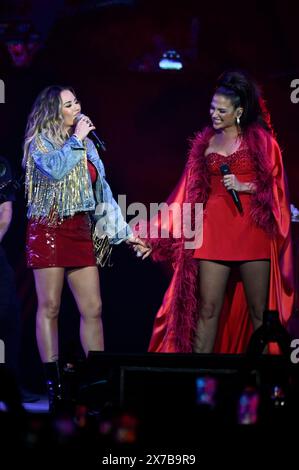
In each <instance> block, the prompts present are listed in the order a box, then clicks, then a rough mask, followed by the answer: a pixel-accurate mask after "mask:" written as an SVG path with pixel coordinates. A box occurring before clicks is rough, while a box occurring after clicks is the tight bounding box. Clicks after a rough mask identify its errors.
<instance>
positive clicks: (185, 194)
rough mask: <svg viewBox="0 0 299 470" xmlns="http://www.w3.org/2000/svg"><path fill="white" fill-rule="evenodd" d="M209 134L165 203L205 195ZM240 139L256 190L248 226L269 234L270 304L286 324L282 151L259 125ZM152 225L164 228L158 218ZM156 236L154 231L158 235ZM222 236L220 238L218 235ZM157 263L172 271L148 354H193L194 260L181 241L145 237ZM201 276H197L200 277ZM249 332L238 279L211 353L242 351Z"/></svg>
mask: <svg viewBox="0 0 299 470" xmlns="http://www.w3.org/2000/svg"><path fill="white" fill-rule="evenodd" d="M213 133H214V131H213V129H211V128H206V129H204V131H203V132H202V133H199V134H197V135H196V136H195V138H194V140H193V141H192V146H191V150H190V152H189V158H188V161H187V165H186V168H185V171H184V173H183V175H182V178H181V180H180V182H179V184H178V186H177V188H176V189H175V191H174V192H173V193H172V194H171V196H170V197H169V199H168V200H167V203H168V204H171V203H173V202H176V203H179V204H180V205H181V204H183V203H184V202H189V203H191V204H192V205H193V204H195V203H196V202H202V203H203V207H205V204H206V202H207V200H208V197H209V187H210V183H209V179H210V177H209V172H208V169H207V163H206V158H205V155H204V153H205V150H206V148H207V147H208V144H209V140H210V139H211V137H212V135H213ZM244 138H245V139H246V143H247V145H248V147H249V150H250V152H251V154H252V157H253V160H254V166H255V172H256V180H255V184H256V188H257V189H256V192H255V193H254V194H253V195H252V198H251V199H252V203H251V217H252V221H253V223H255V224H256V225H257V226H259V227H261V228H263V229H264V230H266V231H267V233H269V234H270V236H271V273H270V289H269V304H268V308H269V309H271V310H278V311H279V315H280V320H281V322H282V324H283V325H286V323H287V321H288V319H289V318H290V315H291V312H292V305H293V296H294V287H293V271H292V251H291V238H290V211H289V202H288V198H287V188H286V181H285V175H284V169H283V164H282V158H281V152H280V149H279V146H278V144H277V142H276V141H275V139H273V137H272V136H271V135H270V134H269V133H268V132H266V131H265V130H264V129H262V128H261V127H260V126H258V125H255V126H251V127H250V128H249V129H248V130H247V131H246V133H245V135H244ZM151 224H152V225H153V224H155V225H156V226H158V229H159V230H160V229H161V228H162V226H163V223H162V222H161V218H160V217H157V218H156V219H155V220H152V221H151ZM158 233H159V232H158ZM219 236H221V235H219ZM148 241H149V242H150V243H151V245H152V246H153V258H154V260H156V261H165V260H168V261H171V262H172V265H173V268H174V272H173V276H172V280H171V282H170V285H169V287H168V289H167V291H166V293H165V295H164V299H163V303H162V306H161V307H160V309H159V311H158V313H157V315H156V319H155V323H154V328H153V333H152V338H151V341H150V346H149V351H151V352H186V353H188V352H192V348H193V337H194V330H195V327H196V324H197V321H198V315H199V309H200V305H199V298H198V295H197V288H198V261H197V260H195V259H193V250H190V249H185V248H184V239H183V238H180V239H177V238H174V236H172V234H171V227H170V237H169V238H159V237H158V238H154V239H153V238H148ZM199 275H200V273H199ZM251 333H252V325H251V320H250V317H249V312H248V308H247V303H246V299H245V293H244V290H243V285H242V283H241V281H240V279H234V280H232V282H231V283H230V284H229V286H228V289H227V292H226V298H225V301H224V305H223V309H222V313H221V316H220V321H219V327H218V334H217V339H216V344H215V349H214V350H215V352H224V353H241V352H244V350H245V349H246V346H247V344H248V341H249V338H250V335H251Z"/></svg>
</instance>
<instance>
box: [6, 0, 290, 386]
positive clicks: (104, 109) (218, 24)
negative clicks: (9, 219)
mask: <svg viewBox="0 0 299 470" xmlns="http://www.w3.org/2000/svg"><path fill="white" fill-rule="evenodd" d="M297 21H298V11H297V9H296V7H294V6H293V3H292V2H290V1H282V0H279V1H278V0H277V1H274V2H271V3H269V4H268V2H261V1H255V0H252V1H250V2H249V1H248V2H242V1H238V2H237V1H230V2H226V3H224V2H220V1H219V2H218V1H213V2H208V1H205V2H202V1H199V0H197V1H191V0H184V1H169V0H160V1H157V0H152V1H151V0H143V1H142V0H135V1H134V0H127V1H80V0H69V1H67V0H65V1H62V0H55V1H37V0H35V1H34V0H32V1H2V2H1V7H0V23H1V25H0V78H1V79H2V80H3V81H4V83H5V103H4V104H0V129H1V140H0V154H2V155H4V156H6V157H7V158H9V159H10V161H11V163H12V165H13V168H14V170H15V173H16V175H20V174H21V166H20V162H21V158H22V141H23V136H24V130H25V124H26V119H27V116H28V113H29V111H30V108H31V106H32V103H33V101H34V99H35V97H36V95H37V94H38V93H39V91H41V89H43V88H44V87H45V86H48V85H51V84H63V85H64V84H67V85H71V86H73V87H74V89H75V91H76V93H77V96H78V98H79V99H80V101H81V102H82V112H83V113H85V114H88V115H90V116H91V117H92V120H93V122H95V123H96V126H97V131H98V133H99V135H100V136H101V137H102V138H103V139H104V140H105V142H106V144H107V149H108V150H107V152H106V153H105V154H104V155H102V158H103V161H104V164H105V166H106V171H107V177H108V181H109V182H110V184H111V186H112V189H113V192H114V194H115V195H117V194H126V195H127V202H128V204H129V203H131V202H135V201H139V202H143V203H145V204H148V203H149V202H151V201H152V202H161V201H163V200H165V198H166V197H167V196H168V195H169V193H170V192H171V190H172V189H173V187H174V185H175V184H176V182H177V181H178V178H179V176H180V173H181V171H182V169H183V167H184V164H185V159H186V152H187V150H188V138H189V137H191V136H192V135H193V134H194V132H196V131H197V130H198V129H200V128H201V127H202V126H203V125H205V124H206V123H208V110H209V101H210V97H211V94H212V92H213V86H214V83H215V79H216V78H217V76H218V75H219V74H220V73H221V72H222V71H223V70H225V69H227V68H241V69H245V70H247V71H248V72H249V73H251V74H252V75H253V76H254V77H255V78H256V79H257V80H258V81H259V83H260V84H261V85H262V87H263V91H264V96H265V98H266V101H267V103H268V107H269V108H270V111H271V114H272V121H273V124H274V128H275V131H276V133H277V138H278V141H279V143H280V145H281V147H282V150H283V156H284V162H285V166H286V170H287V174H288V178H289V186H290V195H291V201H292V202H293V203H294V204H295V205H297V206H298V205H299V194H298V190H297V188H298V181H299V165H298V163H297V159H298V118H299V103H298V104H297V105H296V104H293V103H292V102H291V100H290V94H291V91H292V89H291V87H290V84H291V81H292V80H293V79H296V78H299V61H298V44H297V42H298V41H297V38H298V24H297ZM22 25H23V26H22ZM24 25H25V26H24ZM26 25H27V26H26ZM18 47H19V49H18ZM11 48H12V49H13V50H12V52H13V53H14V55H13V54H12V52H10V51H11ZM168 49H175V50H177V51H178V52H179V53H180V54H181V57H182V59H183V63H184V68H183V70H182V71H179V72H173V71H161V70H159V67H158V61H159V59H160V57H161V55H162V53H163V52H164V51H165V50H168ZM22 54H23V56H24V57H23V58H22ZM25 213H26V208H25V204H24V201H23V193H22V192H20V194H19V197H18V200H17V202H16V204H15V211H14V220H13V223H12V226H11V228H10V231H9V233H8V235H7V236H6V240H5V247H6V249H7V253H8V256H9V259H10V261H11V263H12V265H13V267H14V269H15V272H16V280H17V286H18V292H19V297H20V301H21V306H22V326H23V338H22V363H23V369H24V374H25V375H26V376H27V377H28V381H29V382H31V383H34V382H38V380H37V379H35V377H34V376H35V374H36V375H37V376H38V375H39V368H40V362H39V358H38V352H37V347H36V343H35V307H36V305H35V303H36V299H35V293H34V286H33V278H32V273H31V271H30V270H27V268H26V265H25V255H24V248H25V228H26V216H25ZM113 259H114V266H113V268H111V269H104V270H103V273H102V275H101V276H102V279H101V282H102V294H103V301H104V313H103V316H104V326H105V340H106V349H107V351H116V352H144V351H146V349H147V346H148V342H149V338H150V332H151V326H152V322H153V318H154V315H155V312H156V311H157V309H158V307H159V305H160V302H161V300H162V295H163V292H164V291H165V288H166V286H167V277H168V276H167V272H166V268H165V267H163V266H161V265H155V264H154V263H152V262H151V261H150V260H147V261H146V262H144V263H141V262H140V260H137V259H136V258H135V257H134V256H133V254H132V253H131V252H130V251H129V250H128V248H127V247H126V246H121V247H118V248H117V249H116V250H115V253H114V256H113ZM0 282H1V280H0ZM60 321H61V340H62V341H61V348H62V351H63V352H64V353H65V354H67V353H68V352H69V351H71V350H74V349H75V350H78V336H77V333H78V325H79V323H78V322H79V319H78V313H77V311H76V307H75V305H74V303H73V301H72V299H71V297H70V294H69V292H68V289H67V288H66V290H65V295H64V302H63V306H62V312H61V319H60Z"/></svg>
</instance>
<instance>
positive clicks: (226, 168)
mask: <svg viewBox="0 0 299 470" xmlns="http://www.w3.org/2000/svg"><path fill="white" fill-rule="evenodd" d="M220 171H221V174H222V175H228V174H230V169H229V166H228V165H227V164H226V163H223V164H222V165H220Z"/></svg>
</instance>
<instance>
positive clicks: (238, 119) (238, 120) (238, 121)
mask: <svg viewBox="0 0 299 470" xmlns="http://www.w3.org/2000/svg"><path fill="white" fill-rule="evenodd" d="M237 124H238V126H239V125H240V118H239V116H237Z"/></svg>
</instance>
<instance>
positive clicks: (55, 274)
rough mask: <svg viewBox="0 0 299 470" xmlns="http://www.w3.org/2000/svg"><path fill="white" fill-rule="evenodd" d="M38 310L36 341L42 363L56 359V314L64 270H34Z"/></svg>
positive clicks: (57, 312)
mask: <svg viewBox="0 0 299 470" xmlns="http://www.w3.org/2000/svg"><path fill="white" fill-rule="evenodd" d="M33 273H34V280H35V288H36V293H37V300H38V308H37V315H36V339H37V345H38V350H39V354H40V357H41V360H42V362H54V361H57V359H58V328H57V326H58V325H57V324H58V314H59V308H60V301H61V293H62V288H63V281H64V268H44V269H34V270H33Z"/></svg>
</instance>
